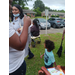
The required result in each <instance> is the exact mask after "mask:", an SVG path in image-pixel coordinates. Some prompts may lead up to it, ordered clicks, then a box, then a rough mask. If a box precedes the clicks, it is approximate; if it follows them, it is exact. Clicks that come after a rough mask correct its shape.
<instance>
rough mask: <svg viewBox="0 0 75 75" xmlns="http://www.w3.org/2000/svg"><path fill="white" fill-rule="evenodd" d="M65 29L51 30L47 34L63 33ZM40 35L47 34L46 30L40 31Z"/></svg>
mask: <svg viewBox="0 0 75 75" xmlns="http://www.w3.org/2000/svg"><path fill="white" fill-rule="evenodd" d="M64 29H65V27H63V28H52V27H51V28H50V29H48V30H47V34H49V33H63V30H64ZM40 34H46V30H40Z"/></svg>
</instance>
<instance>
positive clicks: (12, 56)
mask: <svg viewBox="0 0 75 75" xmlns="http://www.w3.org/2000/svg"><path fill="white" fill-rule="evenodd" d="M14 33H16V34H17V35H18V36H19V35H20V34H19V33H18V32H17V31H15V30H14V28H13V27H12V26H11V24H10V23H9V38H10V37H12V36H13V35H14ZM24 57H25V50H23V51H18V50H16V49H14V48H12V47H10V46H9V73H12V72H14V71H16V70H17V69H18V68H19V67H20V66H21V65H22V63H23V61H24Z"/></svg>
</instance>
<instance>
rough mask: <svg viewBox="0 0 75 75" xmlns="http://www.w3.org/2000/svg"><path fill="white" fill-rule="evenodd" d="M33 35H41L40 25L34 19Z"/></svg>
mask: <svg viewBox="0 0 75 75" xmlns="http://www.w3.org/2000/svg"><path fill="white" fill-rule="evenodd" d="M31 36H39V26H38V24H37V21H36V20H33V26H31Z"/></svg>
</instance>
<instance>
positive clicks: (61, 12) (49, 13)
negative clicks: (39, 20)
mask: <svg viewBox="0 0 75 75" xmlns="http://www.w3.org/2000/svg"><path fill="white" fill-rule="evenodd" d="M42 13H45V11H43V12H42ZM48 13H49V14H62V15H65V13H62V12H52V11H51V12H48Z"/></svg>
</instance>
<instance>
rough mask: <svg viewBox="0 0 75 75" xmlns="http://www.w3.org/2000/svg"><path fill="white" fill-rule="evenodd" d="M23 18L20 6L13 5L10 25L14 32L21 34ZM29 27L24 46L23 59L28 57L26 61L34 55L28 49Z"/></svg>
mask: <svg viewBox="0 0 75 75" xmlns="http://www.w3.org/2000/svg"><path fill="white" fill-rule="evenodd" d="M23 18H24V14H23V10H22V8H21V7H20V5H18V4H15V5H13V7H12V16H11V20H12V22H11V25H12V26H13V27H14V29H15V30H17V31H18V32H19V33H20V34H21V31H22V30H21V26H23V24H24V22H23ZM30 35H31V34H30V27H29V28H28V39H27V43H26V46H25V57H26V56H27V55H29V57H28V59H31V58H33V57H34V54H33V53H32V52H31V51H30V48H29V43H30V40H31V36H30Z"/></svg>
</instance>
